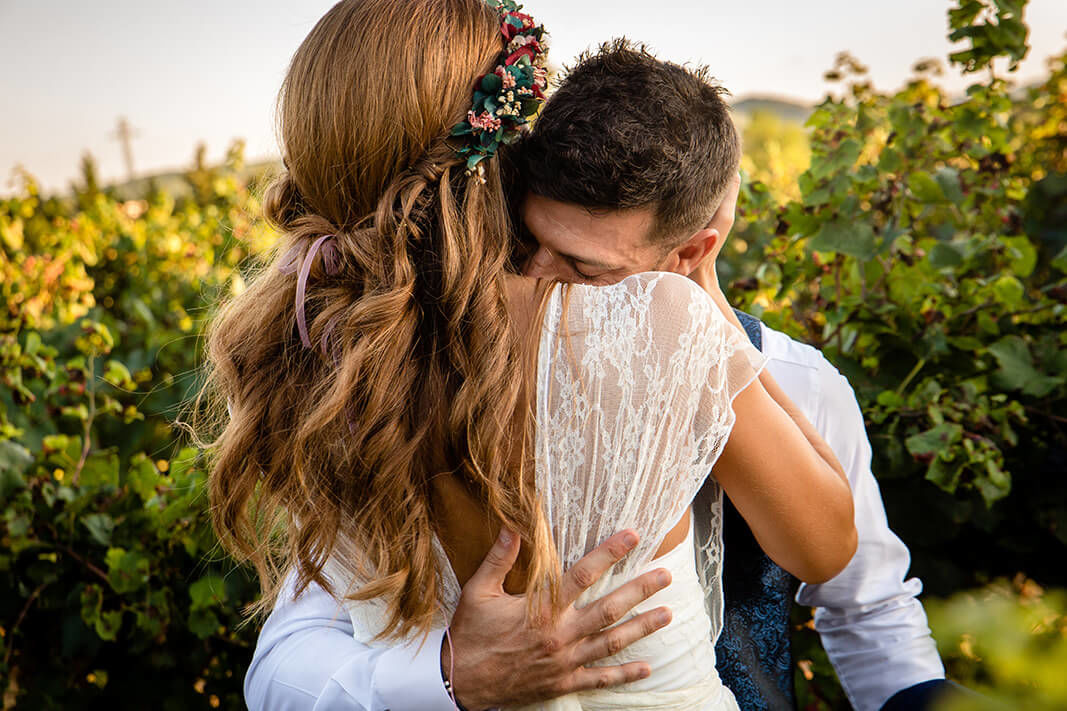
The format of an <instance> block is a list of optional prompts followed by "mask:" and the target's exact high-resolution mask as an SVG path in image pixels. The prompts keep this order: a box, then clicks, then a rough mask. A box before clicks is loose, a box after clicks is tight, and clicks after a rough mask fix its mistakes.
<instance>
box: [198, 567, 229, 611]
mask: <svg viewBox="0 0 1067 711" xmlns="http://www.w3.org/2000/svg"><path fill="white" fill-rule="evenodd" d="M189 599H190V600H191V601H192V608H191V609H193V610H201V609H205V608H209V607H217V606H221V605H222V604H223V603H225V602H226V581H225V580H223V578H222V577H221V576H218V575H205V576H204V577H202V578H200V579H199V580H197V581H196V582H195V583H193V584H192V585H190V586H189Z"/></svg>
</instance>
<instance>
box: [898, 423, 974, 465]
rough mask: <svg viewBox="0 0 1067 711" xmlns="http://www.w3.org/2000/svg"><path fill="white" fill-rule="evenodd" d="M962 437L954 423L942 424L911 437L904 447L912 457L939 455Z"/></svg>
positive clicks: (959, 427)
mask: <svg viewBox="0 0 1067 711" xmlns="http://www.w3.org/2000/svg"><path fill="white" fill-rule="evenodd" d="M962 437H963V428H962V427H961V426H959V425H958V424H956V423H955V422H943V423H941V424H940V425H937V426H936V427H933V428H931V429H928V430H926V431H925V432H920V433H919V434H915V435H912V436H911V437H908V439H907V440H905V442H904V445H905V446H906V447H907V448H908V451H909V452H911V454H912V455H914V456H918V457H923V456H929V455H935V456H936V455H940V454H942V453H945V452H947V451H948V450H949V449H950V448H951V447H952V445H954V444H956V443H957V442H959V441H960V439H961V438H962Z"/></svg>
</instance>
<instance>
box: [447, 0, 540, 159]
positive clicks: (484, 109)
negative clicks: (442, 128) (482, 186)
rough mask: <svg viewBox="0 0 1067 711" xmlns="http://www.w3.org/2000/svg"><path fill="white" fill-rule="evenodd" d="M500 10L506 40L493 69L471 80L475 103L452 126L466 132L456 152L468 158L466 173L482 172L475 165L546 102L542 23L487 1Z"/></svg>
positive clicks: (511, 4) (507, 3) (503, 1)
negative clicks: (465, 114) (460, 120)
mask: <svg viewBox="0 0 1067 711" xmlns="http://www.w3.org/2000/svg"><path fill="white" fill-rule="evenodd" d="M486 3H487V4H488V5H489V7H491V8H493V9H494V10H496V11H497V12H498V13H500V20H501V23H500V33H501V34H502V35H504V40H505V42H506V43H507V44H506V46H505V49H504V51H503V52H502V53H501V55H500V60H499V63H498V64H497V67H496V69H494V70H493V71H492V72H490V73H489V74H484V75H482V76H481V77H479V78H478V81H477V82H475V89H474V106H473V107H472V108H471V110H470V111H468V112H467V118H466V120H465V121H462V122H460V123H457V124H456V125H455V126H453V127H452V133H451V135H452V136H464V137H465V138H466V140H464V142H463V144H462V145H461V146H459V147H457V148H456V153H457V154H459V155H460V156H465V157H466V158H467V172H468V173H473V172H477V173H478V174H479V175H481V173H482V166H481V165H479V163H480V162H481V161H482V160H484V159H486V158H491V157H492V156H493V155H495V154H496V151H497V148H499V147H500V145H501V144H508V143H512V142H514V141H515V139H517V138H518V137H519V135H520V134H521V133H522V132H523V131H526V130H529V119H530V118H532V117H533V116H535V115H536V114H537V112H538V110H539V109H540V108H541V104H542V103H544V100H545V94H544V90H545V89H546V88H547V87H548V72H547V71H546V70H545V60H546V56H547V53H548V36H547V34H546V32H545V28H544V26H543V25H535V24H534V20H533V18H532V17H530V16H529V15H526V14H524V13H521V12H519V10H520V9H521V8H522V5H519V4H517V3H516V2H515V1H514V0H486Z"/></svg>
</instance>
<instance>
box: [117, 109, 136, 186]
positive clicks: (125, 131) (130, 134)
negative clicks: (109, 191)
mask: <svg viewBox="0 0 1067 711" xmlns="http://www.w3.org/2000/svg"><path fill="white" fill-rule="evenodd" d="M111 137H112V138H114V139H116V140H118V141H119V143H121V144H122V157H123V158H125V160H126V177H127V179H128V180H133V149H132V148H131V147H130V139H131V138H136V137H137V131H136V129H134V128H133V127H132V126H130V122H129V121H127V120H126V117H125V116H120V117H119V125H118V128H117V129H115V133H113V134H111Z"/></svg>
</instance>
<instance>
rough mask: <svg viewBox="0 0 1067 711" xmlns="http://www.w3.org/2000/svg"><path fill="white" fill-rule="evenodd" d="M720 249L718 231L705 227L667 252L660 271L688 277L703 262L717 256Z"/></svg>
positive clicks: (720, 243) (720, 241) (720, 242)
mask: <svg viewBox="0 0 1067 711" xmlns="http://www.w3.org/2000/svg"><path fill="white" fill-rule="evenodd" d="M721 247H722V238H721V237H720V236H719V231H718V230H717V229H715V228H714V227H705V228H704V229H702V230H700V231H699V232H695V233H693V235H692V236H690V237H689V239H687V240H686V241H685V242H683V243H682V244H680V245H678V246H677V247H675V248H674V249H672V250H671V251H670V252H668V253H667V256H666V257H665V258H664V260H663V262H662V263H661V265H660V271H665V272H675V273H676V274H681V275H682V276H689V275H690V274H692V273H693V271H694V270H695V269H696V268H697V267H698V266H699V265H700V264H701V263H702V262H703V261H704V260H706V259H715V258H716V257H717V256H719V250H720V249H721Z"/></svg>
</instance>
